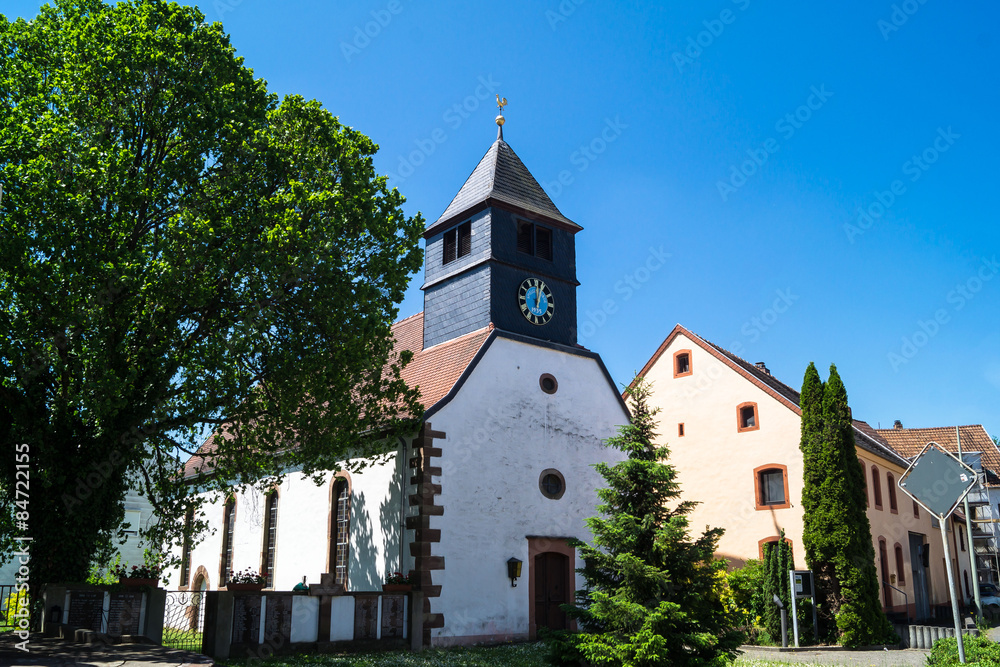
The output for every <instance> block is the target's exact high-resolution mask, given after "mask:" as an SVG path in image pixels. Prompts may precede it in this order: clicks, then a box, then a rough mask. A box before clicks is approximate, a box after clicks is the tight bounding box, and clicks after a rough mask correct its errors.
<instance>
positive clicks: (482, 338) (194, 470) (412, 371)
mask: <svg viewBox="0 0 1000 667" xmlns="http://www.w3.org/2000/svg"><path fill="white" fill-rule="evenodd" d="M492 332H493V326H492V325H490V326H489V327H484V328H482V329H479V330H478V331H473V332H471V333H467V334H465V335H464V336H459V337H458V338H454V339H452V340H449V341H446V342H444V343H440V344H438V345H435V346H434V347H429V348H427V349H426V350H425V349H423V347H424V314H423V313H417V314H416V315H412V316H410V317H407V318H406V319H403V320H400V321H398V322H396V323H395V324H393V325H392V335H393V337H394V338H395V339H396V345H395V347H394V356H395V355H396V354H398V353H400V352H402V351H403V350H409V351H411V352H413V359H411V360H410V363H409V364H407V365H406V367H405V368H404V369H403V380H404V381H405V382H406V384H407V386H410V387H416V388H417V389H419V390H420V402H421V403H423V405H424V410H430V409H431V408H433V407H434V406H435V405H437V404H438V403H440V402H441V401H442V400H443V399H444V398H446V397H447V396H448V394H449V392H451V390H452V389H453V388H454V387H455V385H456V383H457V382H458V380H459V378H461V377H462V374H463V373H464V372H465V370H466V369H467V368H468V367H469V364H470V363H472V360H473V359H474V358H475V356H476V354H477V353H478V352H479V350H480V349H482V347H483V345H484V344H485V343H486V341H487V339H488V338H489V336H490V334H491V333H492ZM215 437H216V436H214V435H213V436H211V437H209V438H208V439H207V440H205V442H204V443H203V444H202V445H201V447H199V448H198V451H197V453H195V454H194V455H192V456H191V458H189V459H188V461H187V463H185V464H184V476H185V477H191V476H193V475H196V474H198V473H199V472H208V471H209V469H210V468H211V453H212V452H213V451H215V448H216V447H215ZM222 437H228V434H227V431H225V429H223V431H222Z"/></svg>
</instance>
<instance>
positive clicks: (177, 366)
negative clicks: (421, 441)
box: [0, 0, 423, 581]
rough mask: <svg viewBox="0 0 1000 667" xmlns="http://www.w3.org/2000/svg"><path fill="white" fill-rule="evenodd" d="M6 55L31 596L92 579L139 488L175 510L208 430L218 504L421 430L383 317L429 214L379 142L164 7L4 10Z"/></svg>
mask: <svg viewBox="0 0 1000 667" xmlns="http://www.w3.org/2000/svg"><path fill="white" fill-rule="evenodd" d="M0 53H2V57H0V183H2V185H3V190H4V196H3V200H2V203H0V237H2V238H3V243H2V245H0V444H2V449H3V451H5V452H11V451H13V447H14V444H15V443H26V444H27V445H28V450H29V452H30V465H31V499H30V507H31V512H30V523H29V528H28V532H29V533H30V534H31V535H32V537H34V540H35V541H34V559H33V562H32V564H33V568H32V574H33V577H34V580H35V581H54V580H77V581H79V580H83V579H84V578H85V577H86V576H87V571H88V568H89V564H90V561H91V558H92V556H94V554H95V553H96V551H97V550H98V549H99V547H101V546H102V545H105V546H106V545H107V544H108V543H109V540H110V538H111V537H113V536H114V534H115V531H116V530H118V528H119V525H120V524H121V521H122V519H123V516H124V508H123V505H122V500H123V497H124V493H125V490H126V489H127V488H128V487H129V485H136V486H137V487H138V488H139V489H140V490H141V491H142V492H143V493H145V494H146V495H147V497H148V498H149V499H150V500H151V501H152V502H153V503H154V505H156V507H157V508H158V509H159V510H160V511H161V512H162V513H163V515H164V516H166V517H177V518H179V517H182V516H183V515H184V512H185V510H186V508H187V506H189V505H190V504H191V503H192V502H196V500H195V499H194V498H192V494H190V489H189V487H188V486H187V484H185V483H183V482H181V481H180V480H179V479H178V477H177V474H176V473H177V471H178V465H179V461H180V460H182V459H184V458H186V457H187V455H188V454H190V453H191V452H193V451H194V450H195V449H196V447H197V445H198V443H199V442H200V441H201V439H202V435H201V434H202V433H203V432H204V431H205V429H206V428H208V429H210V430H214V431H216V432H217V433H221V432H223V431H224V432H225V436H224V437H216V438H214V439H213V443H212V444H213V447H215V456H214V457H213V458H212V460H211V466H212V468H211V472H212V473H214V474H213V475H211V476H210V477H207V478H206V480H205V482H204V483H205V484H206V485H214V486H216V487H218V488H220V489H222V488H225V487H227V486H229V485H230V484H232V483H237V484H238V483H245V482H250V481H253V480H258V479H260V478H262V477H266V476H269V475H272V476H273V475H278V474H280V473H281V472H282V471H283V470H286V469H287V468H288V466H301V468H302V469H303V470H304V472H305V473H307V474H309V473H315V472H316V471H319V470H322V469H328V468H332V467H336V465H337V462H338V461H339V460H341V459H343V458H344V457H345V456H347V455H349V454H354V455H359V456H362V455H367V454H371V453H375V452H378V451H380V450H379V448H378V438H380V437H390V436H392V435H394V434H396V433H401V432H404V431H405V430H408V429H409V428H410V427H411V426H412V422H410V421H409V420H410V417H411V416H412V415H414V414H419V413H420V411H421V410H420V407H419V405H418V404H417V401H416V394H415V392H414V391H412V390H410V389H408V388H407V387H406V386H405V385H404V383H403V382H402V380H401V379H400V374H399V371H400V368H401V366H402V364H404V363H405V362H406V360H407V359H406V358H405V357H399V358H397V357H396V356H394V355H393V352H392V340H391V333H390V325H391V322H392V320H393V319H394V318H395V315H396V308H395V306H394V304H395V303H398V302H399V301H400V300H401V299H402V296H403V291H404V289H405V287H406V284H407V282H408V277H409V275H410V274H412V273H413V272H414V271H416V270H417V269H418V268H419V266H420V263H421V261H422V254H421V251H420V249H419V245H418V244H419V239H420V235H421V233H422V231H423V221H422V219H421V218H420V216H419V215H417V216H414V217H407V216H405V215H404V214H403V212H402V209H401V206H402V203H403V198H402V196H401V195H400V194H399V193H398V192H397V191H396V190H395V189H389V188H388V186H387V183H386V178H385V177H384V176H378V175H377V174H376V173H375V170H374V167H373V164H372V159H371V157H372V155H373V154H374V152H375V151H376V150H377V146H376V145H375V144H374V143H372V141H371V140H370V139H369V138H368V137H366V136H364V135H363V134H361V133H359V132H357V131H355V130H353V129H351V128H349V127H346V126H344V125H342V124H341V123H340V122H339V121H338V119H337V118H335V117H334V116H333V115H332V114H330V113H329V112H328V111H327V110H325V109H324V108H323V107H322V106H321V105H320V104H319V103H317V102H315V101H306V100H304V99H302V98H301V97H295V96H291V97H286V98H285V99H283V100H279V99H278V98H277V97H276V96H275V95H273V94H271V93H269V92H268V91H267V87H266V83H265V82H264V81H262V80H260V79H256V78H254V76H253V73H252V71H251V70H250V69H248V68H247V67H245V66H244V64H243V62H242V59H241V58H238V57H237V56H236V54H235V49H234V48H233V46H232V45H231V44H230V42H229V39H228V37H227V36H226V35H225V34H224V32H223V30H222V26H221V25H220V24H218V23H215V24H206V23H205V17H204V15H203V14H201V12H199V11H198V10H197V9H196V8H193V7H183V6H180V5H177V4H175V3H168V2H165V1H163V0H128V1H125V2H121V3H118V4H113V5H109V4H105V3H103V2H101V1H100V0H56V2H55V3H54V4H53V5H51V6H50V5H46V6H44V7H43V8H42V9H41V11H40V14H39V15H38V17H36V18H35V19H34V20H32V21H24V20H18V21H15V22H10V21H8V20H6V19H5V18H3V17H0ZM387 364H388V365H387ZM384 369H388V370H384ZM13 464H14V458H13V456H8V457H6V458H5V459H4V461H3V462H2V464H0V471H2V472H0V475H2V476H0V480H2V482H0V495H2V497H0V502H2V503H3V509H6V510H9V509H10V508H11V502H12V501H13V500H14V497H13V489H14V478H15V469H14V465H13ZM7 515H8V512H4V513H3V516H4V517H6V516H7ZM182 525H183V522H181V521H166V522H161V523H160V524H159V525H158V526H156V527H153V528H149V527H143V528H144V529H145V530H146V533H147V538H149V539H150V540H153V541H162V540H173V541H174V543H178V542H179V540H180V536H179V534H178V530H179V529H178V526H182ZM196 527H198V523H197V522H196ZM14 530H16V526H13V525H10V524H2V523H0V531H2V537H4V538H9V537H10V535H11V533H12V531H14Z"/></svg>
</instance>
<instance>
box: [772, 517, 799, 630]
mask: <svg viewBox="0 0 1000 667" xmlns="http://www.w3.org/2000/svg"><path fill="white" fill-rule="evenodd" d="M794 568H795V562H794V560H793V558H792V546H791V544H790V543H789V542H788V540H786V539H785V531H784V530H782V531H781V532H780V533H779V535H778V541H777V542H773V543H768V544H766V545H765V546H764V572H765V574H764V627H765V628H766V629H767V634H768V635H770V636H771V639H773V640H774V641H775V642H776V643H778V644H781V643H782V637H781V610H780V609H779V608H778V605H776V604H775V603H774V596H775V595H777V596H778V598H780V599H781V603H782V604H783V605H785V609H786V610H788V619H789V623H790V622H791V617H792V591H791V587H790V586H789V581H788V571H789V570H792V569H794Z"/></svg>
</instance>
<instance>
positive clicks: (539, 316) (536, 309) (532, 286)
mask: <svg viewBox="0 0 1000 667" xmlns="http://www.w3.org/2000/svg"><path fill="white" fill-rule="evenodd" d="M517 302H518V304H520V306H521V314H522V315H524V318H525V319H526V320H528V321H529V322H531V323H532V324H539V325H541V324H548V321H549V320H551V319H552V315H553V313H555V310H556V304H555V301H553V300H552V290H550V289H549V286H548V285H546V284H545V283H544V282H542V281H541V280H538V279H537V278H528V279H527V280H525V281H524V282H523V283H521V286H520V287H519V288H518V289H517Z"/></svg>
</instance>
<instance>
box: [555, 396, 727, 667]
mask: <svg viewBox="0 0 1000 667" xmlns="http://www.w3.org/2000/svg"><path fill="white" fill-rule="evenodd" d="M649 393H650V390H649V386H648V385H647V384H646V383H645V382H644V381H643V379H642V378H636V380H635V382H634V383H633V385H632V388H631V389H630V395H631V400H632V415H633V416H632V421H631V423H630V424H627V425H625V426H622V427H621V428H620V430H619V435H618V436H616V437H614V438H610V439H609V440H608V443H607V444H608V445H609V446H611V447H615V448H617V449H620V450H621V451H623V452H624V453H625V454H626V455H627V457H628V458H627V459H626V460H624V461H622V462H621V463H618V464H615V465H613V466H611V465H607V464H605V463H599V464H597V465H596V466H595V467H596V469H597V470H598V472H600V473H601V475H602V476H603V477H604V479H605V480H607V483H608V488H604V489H600V490H598V495H599V497H600V499H601V501H602V504H601V505H600V506H599V508H598V509H599V510H600V512H601V514H602V516H599V517H592V518H590V519H588V520H587V525H588V526H589V528H590V530H591V532H592V533H593V535H594V543H593V545H592V546H591V545H588V544H586V543H583V542H579V541H577V542H575V543H574V546H575V547H577V548H578V549H579V550H580V553H581V555H582V557H583V560H584V563H585V567H583V568H582V569H580V570H578V571H579V572H580V573H581V574H582V575H583V576H584V578H585V579H586V581H587V589H586V590H585V591H578V593H577V602H578V604H577V606H574V607H568V608H567V609H568V613H569V614H570V615H571V616H574V617H576V618H577V619H579V621H580V625H581V628H582V630H583V633H582V634H580V635H578V636H576V637H575V638H574V639H573V643H574V644H575V645H576V647H577V648H578V649H579V652H580V654H582V657H583V658H584V659H585V660H586V661H587V662H589V663H592V664H600V665H663V664H670V665H692V666H693V665H699V666H701V665H725V664H727V663H729V662H730V661H731V660H732V659H733V658H734V657H735V651H736V648H737V647H738V646H739V644H740V642H741V639H742V636H741V634H740V633H739V632H738V631H736V630H735V629H734V628H733V623H732V619H731V618H730V617H729V612H728V611H727V610H726V608H725V606H724V605H723V600H722V592H723V582H724V572H725V562H724V561H722V560H716V559H715V558H714V553H715V548H716V545H717V543H718V540H719V537H720V536H721V535H722V529H720V528H712V529H708V530H706V532H704V533H703V534H702V535H700V536H698V537H695V538H692V537H691V536H689V531H688V515H689V514H690V512H691V510H692V509H693V508H694V506H695V505H696V503H695V502H693V501H690V500H680V495H681V491H680V486H679V484H678V483H677V473H676V471H675V470H674V468H673V467H672V466H670V465H669V464H667V463H666V460H667V458H668V455H669V450H668V449H667V448H666V447H657V446H656V445H655V444H654V439H655V437H656V433H655V431H654V429H655V426H656V424H655V421H654V416H655V414H656V410H653V409H650V407H649V405H648V402H647V401H648V398H649Z"/></svg>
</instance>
